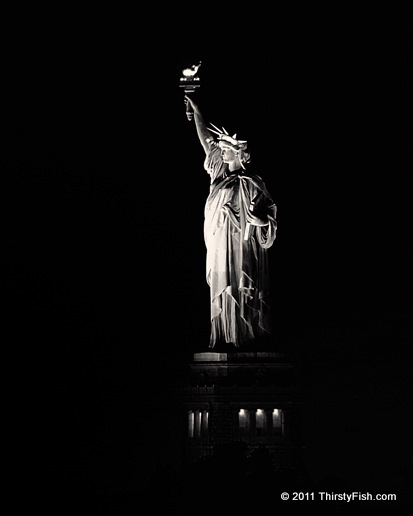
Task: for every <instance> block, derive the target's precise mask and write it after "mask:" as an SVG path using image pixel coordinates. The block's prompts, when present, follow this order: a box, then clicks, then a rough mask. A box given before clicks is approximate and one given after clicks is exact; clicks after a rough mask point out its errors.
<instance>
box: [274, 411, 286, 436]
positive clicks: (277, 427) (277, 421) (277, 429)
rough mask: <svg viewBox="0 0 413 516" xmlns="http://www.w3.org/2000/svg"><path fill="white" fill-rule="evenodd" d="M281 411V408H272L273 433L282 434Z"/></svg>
mask: <svg viewBox="0 0 413 516" xmlns="http://www.w3.org/2000/svg"><path fill="white" fill-rule="evenodd" d="M282 426H283V413H282V410H279V409H274V410H273V411H272V428H273V431H274V433H276V434H282Z"/></svg>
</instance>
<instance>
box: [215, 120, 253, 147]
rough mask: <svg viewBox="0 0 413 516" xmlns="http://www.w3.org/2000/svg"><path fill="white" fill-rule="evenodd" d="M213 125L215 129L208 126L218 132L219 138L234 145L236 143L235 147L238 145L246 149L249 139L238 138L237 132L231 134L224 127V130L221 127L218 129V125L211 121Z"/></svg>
mask: <svg viewBox="0 0 413 516" xmlns="http://www.w3.org/2000/svg"><path fill="white" fill-rule="evenodd" d="M211 125H212V127H214V128H215V130H214V129H210V128H208V130H209V131H211V132H213V133H215V134H217V135H218V140H224V141H226V142H229V143H231V144H232V145H234V146H235V147H238V148H239V149H243V150H244V149H246V148H247V141H246V140H237V134H236V133H235V134H234V135H233V136H230V135H229V134H228V132H227V131H226V129H225V128H224V127H223V128H222V131H221V129H218V127H217V126H216V125H214V124H212V123H211Z"/></svg>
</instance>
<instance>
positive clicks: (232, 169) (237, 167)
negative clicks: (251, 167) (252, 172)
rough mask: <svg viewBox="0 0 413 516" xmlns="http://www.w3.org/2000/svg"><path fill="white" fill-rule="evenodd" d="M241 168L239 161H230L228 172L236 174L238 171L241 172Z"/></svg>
mask: <svg viewBox="0 0 413 516" xmlns="http://www.w3.org/2000/svg"><path fill="white" fill-rule="evenodd" d="M241 168H242V167H241V163H240V162H239V161H238V160H237V159H236V160H234V161H230V162H229V163H228V170H229V171H230V172H235V171H236V170H240V169H241Z"/></svg>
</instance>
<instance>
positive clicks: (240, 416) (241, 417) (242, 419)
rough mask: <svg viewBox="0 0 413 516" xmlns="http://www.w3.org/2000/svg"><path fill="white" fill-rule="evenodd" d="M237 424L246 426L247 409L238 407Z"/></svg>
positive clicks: (242, 426) (241, 426)
mask: <svg viewBox="0 0 413 516" xmlns="http://www.w3.org/2000/svg"><path fill="white" fill-rule="evenodd" d="M238 424H239V427H240V428H243V429H245V428H247V427H248V411H247V410H244V409H240V411H239V412H238Z"/></svg>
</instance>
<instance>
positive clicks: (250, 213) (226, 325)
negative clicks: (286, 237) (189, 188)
mask: <svg viewBox="0 0 413 516" xmlns="http://www.w3.org/2000/svg"><path fill="white" fill-rule="evenodd" d="M185 102H186V103H187V105H188V104H189V105H190V107H191V108H192V110H193V113H194V120H195V126H196V131H197V134H198V137H199V140H200V142H201V144H202V147H203V148H204V151H205V154H206V157H205V162H204V168H205V170H206V171H207V173H208V174H209V176H210V190H209V195H208V197H207V200H206V204H205V219H204V239H205V245H206V281H207V283H208V285H209V287H210V297H211V300H210V301H211V335H210V343H209V347H210V348H219V347H225V348H227V347H228V345H230V346H235V347H237V348H238V347H242V346H249V345H253V344H254V341H256V340H257V339H259V338H262V337H266V336H268V335H269V334H270V333H271V321H270V306H269V270H268V249H269V248H270V247H271V246H272V244H273V243H274V240H275V237H276V230H277V222H276V212H277V209H276V205H275V204H274V201H273V200H272V198H271V195H270V194H269V192H268V190H267V188H266V186H265V183H264V182H263V180H262V179H261V177H259V176H258V175H255V174H252V173H250V172H249V163H250V158H251V156H250V153H249V150H248V144H247V141H245V140H239V139H237V135H236V134H234V135H233V136H230V135H229V134H228V133H227V131H226V130H225V129H224V128H223V129H222V130H220V129H218V128H217V127H216V126H214V125H213V124H211V125H212V126H213V129H212V128H207V126H206V123H205V121H204V118H203V116H202V114H201V112H200V110H199V107H198V105H197V104H196V103H195V102H194V101H193V99H192V98H191V97H190V96H189V95H186V96H185Z"/></svg>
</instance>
